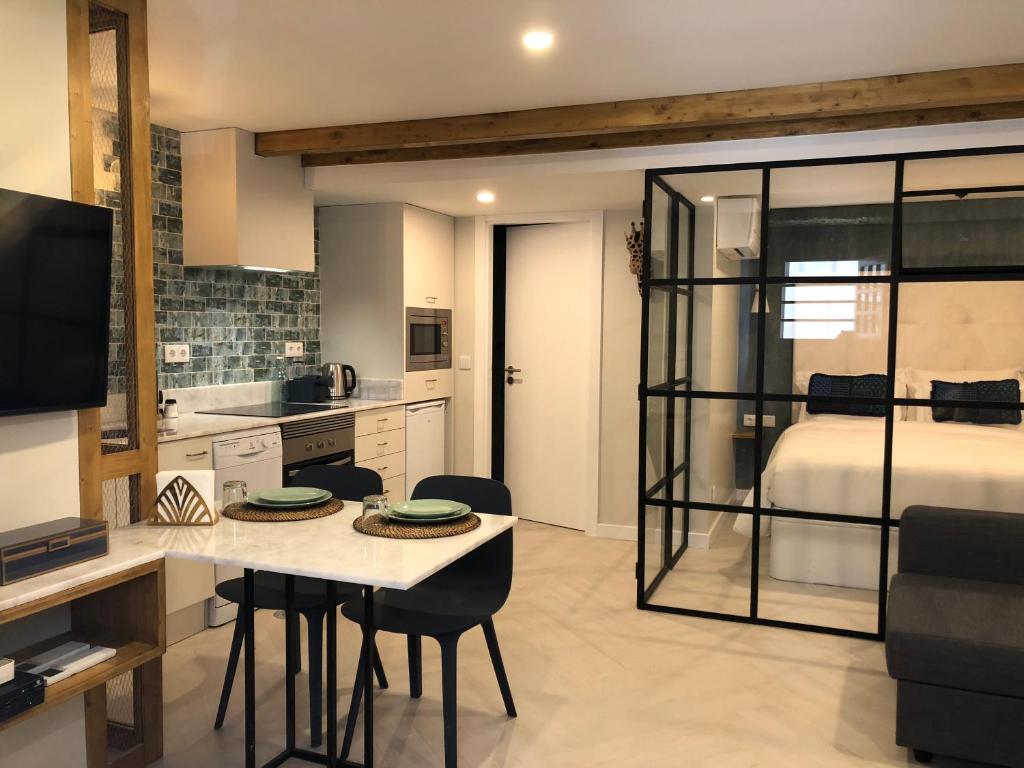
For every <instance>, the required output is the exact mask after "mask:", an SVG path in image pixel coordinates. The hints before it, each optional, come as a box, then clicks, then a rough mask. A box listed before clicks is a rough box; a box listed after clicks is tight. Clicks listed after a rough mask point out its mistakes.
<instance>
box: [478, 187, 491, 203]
mask: <svg viewBox="0 0 1024 768" xmlns="http://www.w3.org/2000/svg"><path fill="white" fill-rule="evenodd" d="M476 199H477V200H478V201H480V202H481V203H493V202H494V193H493V192H491V191H490V190H487V189H484V190H482V191H480V192H477V193H476Z"/></svg>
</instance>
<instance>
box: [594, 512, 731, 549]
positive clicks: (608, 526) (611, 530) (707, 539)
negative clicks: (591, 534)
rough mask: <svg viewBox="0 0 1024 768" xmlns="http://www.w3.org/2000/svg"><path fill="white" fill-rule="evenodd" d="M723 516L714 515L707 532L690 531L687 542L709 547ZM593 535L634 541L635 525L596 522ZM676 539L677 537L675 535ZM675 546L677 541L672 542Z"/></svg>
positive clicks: (695, 545) (692, 545) (696, 546)
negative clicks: (595, 529)
mask: <svg viewBox="0 0 1024 768" xmlns="http://www.w3.org/2000/svg"><path fill="white" fill-rule="evenodd" d="M724 517H725V515H724V514H722V513H721V512H719V513H717V514H716V515H715V521H714V522H713V523H712V524H711V530H709V531H708V532H707V533H697V532H692V531H691V532H690V536H689V544H690V546H691V547H693V548H694V549H710V548H711V544H712V542H713V541H714V540H715V536H717V535H718V532H719V529H720V528H719V526H720V524H721V522H722V519H723V518H724ZM659 533H660V530H659ZM595 535H596V536H597V537H598V538H601V539H617V540H619V541H636V526H635V525H616V524H613V523H598V524H597V531H596V533H595ZM676 538H677V539H678V537H676ZM673 544H675V545H676V546H678V545H679V541H678V540H676V541H674V542H673Z"/></svg>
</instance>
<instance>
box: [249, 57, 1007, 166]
mask: <svg viewBox="0 0 1024 768" xmlns="http://www.w3.org/2000/svg"><path fill="white" fill-rule="evenodd" d="M1022 101H1024V64H1003V65H998V66H989V67H974V68H970V69H951V70H942V71H938V72H918V73H914V74H906V75H886V76H883V77H871V78H860V79H855V80H839V81H833V82H825V83H810V84H804V85H787V86H775V87H771V88H756V89H750V90H743V91H726V92H721V93H704V94H693V95H688V96H669V97H665V98H656V99H636V100H632V101H613V102H605V103H600V104H577V105H572V106H565V107H546V108H541V109H527V110H520V111H516V112H492V113H487V114H480V115H460V116H454V117H438V118H428V119H422V120H401V121H395V122H386V123H364V124H359V125H343V126H333V127H327V128H305V129H299V130H287V131H270V132H265V133H258V134H256V153H257V154H259V155H263V156H265V157H269V156H275V155H305V156H312V155H316V154H329V155H331V156H333V157H350V156H352V155H353V153H357V152H358V153H372V154H373V155H376V156H379V157H387V156H389V152H391V151H393V150H401V151H402V152H404V153H405V154H407V155H408V156H409V157H411V158H412V157H415V158H417V159H429V158H438V157H445V156H456V157H482V156H489V155H493V154H495V153H496V152H497V154H509V153H513V151H515V152H518V151H519V150H523V149H524V148H525V147H527V146H531V147H532V151H533V152H551V151H571V149H593V148H603V147H605V146H643V145H645V144H648V143H675V142H671V141H661V140H658V138H657V137H659V136H664V135H667V133H668V132H671V131H677V132H680V135H683V136H689V135H700V134H701V133H704V134H706V133H709V132H714V133H717V134H724V133H729V132H731V131H733V130H734V129H735V128H736V126H744V125H750V126H755V127H754V128H751V130H752V131H753V133H754V135H762V134H765V132H769V133H767V134H765V135H778V134H772V133H770V131H771V129H770V128H769V127H766V126H768V125H769V124H771V123H776V122H780V123H788V124H790V125H791V126H798V125H799V123H800V121H807V125H808V126H812V125H818V123H817V122H816V121H822V120H825V121H828V120H842V119H844V118H845V119H849V120H851V121H853V122H855V120H854V118H858V119H864V120H868V122H870V119H869V118H870V117H871V116H884V115H899V116H901V117H899V118H898V119H899V120H904V119H906V118H905V117H902V116H906V115H910V114H915V113H925V112H928V113H931V114H938V112H936V110H944V109H945V110H960V109H968V110H970V109H977V108H982V107H994V106H996V105H1002V104H1010V103H1019V102H1022ZM874 122H875V123H876V124H877V125H879V127H886V125H885V124H884V121H880V120H877V119H876V120H875V121H874ZM837 130H855V129H852V128H850V129H837ZM691 132H693V133H692V134H691ZM818 132H820V131H818ZM603 137H611V138H603ZM689 140H690V141H693V140H698V139H689ZM699 140H705V141H706V140H708V139H706V138H705V139H699ZM523 142H531V144H524V143H523ZM553 146H558V147H561V148H559V149H550V148H548V147H553ZM449 147H456V148H457V149H446V148H449ZM567 148H568V149H567ZM427 149H436V150H438V151H436V152H427V151H424V150H427ZM414 150H419V151H414ZM376 162H387V161H386V160H378V161H376Z"/></svg>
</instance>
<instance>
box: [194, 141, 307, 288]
mask: <svg viewBox="0 0 1024 768" xmlns="http://www.w3.org/2000/svg"><path fill="white" fill-rule="evenodd" d="M181 179H182V201H181V202H182V220H183V228H184V237H183V241H184V244H183V249H184V263H185V266H186V267H238V268H244V269H257V270H265V271H280V272H286V271H288V272H290V271H293V270H294V271H301V272H312V271H313V270H314V268H315V259H314V255H313V192H312V191H311V190H308V189H306V187H305V173H304V171H303V169H302V161H301V160H300V159H299V158H298V157H260V156H258V155H257V154H256V153H255V151H254V136H253V134H252V133H250V132H248V131H243V130H241V129H239V128H219V129H217V130H211V131H191V132H187V133H182V134H181Z"/></svg>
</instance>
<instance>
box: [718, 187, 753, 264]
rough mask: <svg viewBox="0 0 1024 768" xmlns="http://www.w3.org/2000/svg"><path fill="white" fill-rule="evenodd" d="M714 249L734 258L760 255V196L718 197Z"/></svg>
mask: <svg viewBox="0 0 1024 768" xmlns="http://www.w3.org/2000/svg"><path fill="white" fill-rule="evenodd" d="M715 250H716V251H717V252H718V254H719V255H720V256H723V257H725V258H727V259H732V260H734V261H747V260H749V259H756V258H759V257H760V255H761V200H760V198H758V197H755V196H752V195H736V196H734V197H720V198H718V200H716V201H715Z"/></svg>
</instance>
